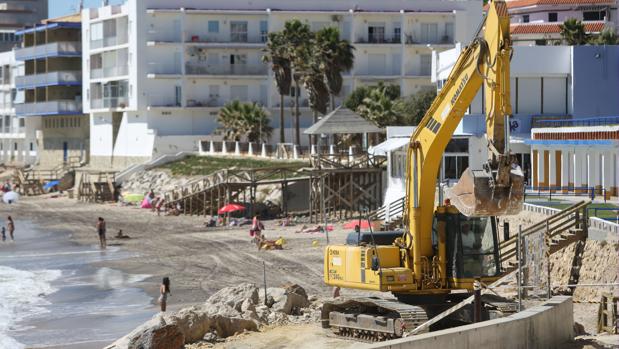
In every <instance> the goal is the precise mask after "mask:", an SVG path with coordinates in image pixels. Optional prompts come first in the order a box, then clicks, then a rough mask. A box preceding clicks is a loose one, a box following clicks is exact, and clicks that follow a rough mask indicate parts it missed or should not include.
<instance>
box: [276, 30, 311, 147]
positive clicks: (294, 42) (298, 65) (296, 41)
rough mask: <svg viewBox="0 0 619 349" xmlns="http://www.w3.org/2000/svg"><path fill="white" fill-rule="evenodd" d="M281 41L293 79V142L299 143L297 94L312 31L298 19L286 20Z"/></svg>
mask: <svg viewBox="0 0 619 349" xmlns="http://www.w3.org/2000/svg"><path fill="white" fill-rule="evenodd" d="M282 36H283V41H284V42H285V43H286V48H287V55H288V58H289V59H290V62H291V63H292V70H293V72H292V79H293V80H294V85H295V87H294V92H295V93H294V100H295V103H294V104H295V118H294V128H295V132H294V135H295V139H294V142H295V144H300V140H301V132H300V129H299V116H300V114H301V113H300V111H299V94H300V91H301V89H300V88H299V84H300V83H301V80H302V77H303V73H302V70H303V67H304V66H305V64H306V62H305V61H304V60H305V59H306V58H307V52H308V51H310V49H309V46H310V44H311V40H312V38H313V34H312V31H311V30H310V27H309V26H308V25H307V24H304V23H302V22H301V21H299V20H298V19H293V20H291V21H287V22H286V23H285V24H284V30H283V31H282Z"/></svg>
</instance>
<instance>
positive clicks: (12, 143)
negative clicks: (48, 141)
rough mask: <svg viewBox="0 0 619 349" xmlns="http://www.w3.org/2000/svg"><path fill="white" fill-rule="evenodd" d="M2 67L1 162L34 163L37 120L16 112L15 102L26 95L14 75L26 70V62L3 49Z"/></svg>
mask: <svg viewBox="0 0 619 349" xmlns="http://www.w3.org/2000/svg"><path fill="white" fill-rule="evenodd" d="M0 70H1V78H0V163H3V164H5V165H14V166H24V165H32V164H34V163H36V161H37V148H38V147H37V143H36V130H37V129H38V128H39V123H38V120H33V119H28V120H26V119H24V118H18V117H17V116H16V115H15V103H19V102H20V101H21V100H23V96H24V94H23V92H20V91H18V90H17V89H16V88H15V79H16V76H19V75H22V74H23V71H24V64H23V62H19V61H16V60H15V53H14V52H13V51H7V52H2V53H0Z"/></svg>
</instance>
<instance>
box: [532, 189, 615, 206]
mask: <svg viewBox="0 0 619 349" xmlns="http://www.w3.org/2000/svg"><path fill="white" fill-rule="evenodd" d="M524 196H525V200H526V199H527V197H529V198H531V197H536V198H548V200H552V197H553V196H554V197H557V196H587V197H589V198H590V199H591V200H593V199H595V198H596V196H602V197H603V199H604V202H606V201H607V200H608V199H609V198H610V192H609V191H607V190H606V189H605V188H595V187H561V186H549V187H542V186H537V187H536V186H530V187H525V192H524Z"/></svg>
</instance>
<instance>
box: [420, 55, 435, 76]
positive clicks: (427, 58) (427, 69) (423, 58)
mask: <svg viewBox="0 0 619 349" xmlns="http://www.w3.org/2000/svg"><path fill="white" fill-rule="evenodd" d="M419 60H420V65H421V67H420V70H419V74H420V75H421V76H429V75H430V73H431V71H432V56H431V55H427V54H424V55H419Z"/></svg>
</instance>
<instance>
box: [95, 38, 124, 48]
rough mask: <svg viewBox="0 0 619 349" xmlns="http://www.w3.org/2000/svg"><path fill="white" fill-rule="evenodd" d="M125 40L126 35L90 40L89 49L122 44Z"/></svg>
mask: <svg viewBox="0 0 619 349" xmlns="http://www.w3.org/2000/svg"><path fill="white" fill-rule="evenodd" d="M127 42H128V40H127V35H123V36H109V37H106V38H103V39H97V40H90V49H91V50H95V49H98V48H104V47H111V46H118V45H124V44H126V43H127Z"/></svg>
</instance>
